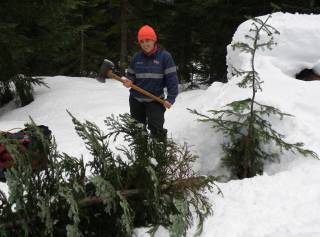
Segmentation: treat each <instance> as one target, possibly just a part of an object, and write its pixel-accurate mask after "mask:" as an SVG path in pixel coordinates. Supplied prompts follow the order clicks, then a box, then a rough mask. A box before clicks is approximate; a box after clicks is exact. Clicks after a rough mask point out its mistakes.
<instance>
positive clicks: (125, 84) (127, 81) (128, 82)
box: [121, 77, 133, 88]
mask: <svg viewBox="0 0 320 237" xmlns="http://www.w3.org/2000/svg"><path fill="white" fill-rule="evenodd" d="M121 79H122V80H123V85H124V86H125V87H127V88H130V87H131V86H132V84H133V83H132V81H131V80H129V79H128V78H126V77H121Z"/></svg>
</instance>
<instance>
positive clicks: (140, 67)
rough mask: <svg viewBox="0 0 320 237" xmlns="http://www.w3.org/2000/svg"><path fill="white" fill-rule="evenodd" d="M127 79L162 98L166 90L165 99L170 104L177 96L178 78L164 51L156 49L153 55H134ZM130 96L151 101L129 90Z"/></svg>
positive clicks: (168, 56)
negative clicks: (165, 89)
mask: <svg viewBox="0 0 320 237" xmlns="http://www.w3.org/2000/svg"><path fill="white" fill-rule="evenodd" d="M127 77H128V79H130V80H132V81H133V84H135V85H137V86H139V87H141V88H142V89H144V90H146V91H148V92H150V93H152V94H154V95H155V96H159V97H162V98H164V92H163V89H164V88H165V87H166V88H167V92H168V95H167V98H166V100H167V101H169V102H170V103H171V104H173V103H174V102H175V99H176V97H177V95H178V77H177V71H176V65H175V63H174V61H173V59H172V56H171V54H170V53H169V52H167V51H166V50H163V49H160V48H158V49H157V50H156V51H155V52H154V53H153V54H151V55H146V54H145V53H144V52H143V51H140V52H138V53H136V54H135V55H134V56H133V59H132V61H131V63H130V65H129V67H128V71H127ZM130 95H131V96H133V97H135V98H136V99H138V100H139V101H152V99H150V98H149V97H146V96H145V95H143V94H141V93H140V92H138V91H135V90H133V89H130Z"/></svg>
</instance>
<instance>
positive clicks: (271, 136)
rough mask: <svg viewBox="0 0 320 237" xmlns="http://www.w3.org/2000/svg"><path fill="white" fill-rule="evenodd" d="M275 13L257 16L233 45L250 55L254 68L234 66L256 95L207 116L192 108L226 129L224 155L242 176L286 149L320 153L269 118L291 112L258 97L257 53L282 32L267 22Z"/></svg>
mask: <svg viewBox="0 0 320 237" xmlns="http://www.w3.org/2000/svg"><path fill="white" fill-rule="evenodd" d="M270 17H271V15H268V16H267V17H266V19H265V20H262V19H260V18H253V19H252V24H251V26H252V27H251V28H250V30H249V33H248V34H247V35H245V38H246V41H245V42H236V43H234V44H233V45H232V48H233V50H235V49H238V50H240V52H245V53H248V54H249V55H250V69H249V70H242V69H238V68H233V73H234V76H237V77H241V78H242V79H241V81H240V82H239V83H238V86H239V87H242V88H251V92H252V96H251V98H247V99H244V100H239V101H233V102H232V103H230V104H227V105H226V106H225V109H223V110H210V111H209V112H210V113H212V116H207V115H204V114H201V113H199V112H197V111H196V110H190V111H191V112H192V113H194V114H197V115H199V116H201V117H202V119H200V121H204V122H211V123H212V127H213V128H216V129H217V130H220V131H222V132H223V134H224V135H225V137H226V138H227V142H225V143H224V144H222V149H223V152H224V156H223V157H222V162H223V164H224V165H225V166H226V167H228V168H230V170H231V173H232V175H233V176H236V177H238V178H247V177H252V176H255V175H257V174H262V172H263V167H264V162H265V161H269V162H270V161H276V160H278V157H279V153H281V152H282V151H284V150H286V151H292V152H298V153H300V154H302V155H304V156H307V155H311V156H313V157H316V158H317V157H318V156H317V154H316V153H314V152H313V151H311V150H308V149H305V148H303V146H304V144H303V143H301V142H297V143H288V142H286V141H285V140H284V137H285V136H284V135H283V134H280V133H278V132H277V131H276V130H274V129H273V128H272V124H271V123H270V122H269V121H268V118H269V117H270V116H278V117H279V118H280V120H281V119H283V117H285V116H291V115H290V114H287V113H283V112H281V111H280V110H279V109H277V108H275V107H273V106H269V105H264V104H262V103H259V102H257V101H256V93H258V91H262V83H263V81H262V80H261V79H260V77H259V73H258V72H257V71H256V69H255V56H256V53H257V50H261V49H262V50H264V49H269V50H271V49H272V47H273V46H274V45H275V44H276V43H275V42H274V38H273V34H279V32H278V31H277V30H276V29H275V28H274V27H272V26H271V25H269V24H268V23H267V22H268V20H269V19H270ZM262 35H263V36H264V37H266V39H267V40H265V41H264V40H262V37H261V36H262ZM273 144H274V145H275V146H277V147H279V149H280V150H279V151H273V152H270V151H267V150H266V149H265V146H266V145H273Z"/></svg>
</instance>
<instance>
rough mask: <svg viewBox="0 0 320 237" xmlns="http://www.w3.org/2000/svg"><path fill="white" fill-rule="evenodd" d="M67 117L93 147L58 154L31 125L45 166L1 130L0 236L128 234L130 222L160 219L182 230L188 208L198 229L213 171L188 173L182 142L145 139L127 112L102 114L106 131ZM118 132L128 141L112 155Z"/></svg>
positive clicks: (150, 223) (154, 223)
mask: <svg viewBox="0 0 320 237" xmlns="http://www.w3.org/2000/svg"><path fill="white" fill-rule="evenodd" d="M71 116H72V115H71ZM72 120H73V122H74V124H75V129H76V131H77V133H78V134H79V136H80V137H81V138H83V140H84V142H85V144H86V147H87V148H88V150H89V151H90V153H91V155H92V159H91V160H90V161H89V162H88V163H87V164H84V162H83V159H82V158H80V159H76V158H74V157H70V156H68V155H67V154H60V153H59V152H58V151H57V148H56V145H55V142H54V138H52V141H51V142H50V143H48V142H46V140H45V139H43V138H42V137H41V134H39V133H38V132H37V130H36V129H35V134H36V135H37V136H40V139H38V141H39V144H38V147H39V152H40V151H47V152H46V153H45V154H47V155H46V166H45V167H43V168H42V169H37V170H35V169H32V166H31V165H30V164H31V162H30V159H32V158H33V156H32V154H30V153H26V152H19V147H18V144H12V142H11V143H10V142H8V140H6V139H4V138H3V137H1V140H0V142H1V143H4V144H6V148H7V149H8V150H9V151H10V154H11V155H12V156H13V158H14V165H13V167H12V168H10V169H8V170H7V171H6V173H5V175H6V178H7V183H8V188H9V195H10V196H9V197H8V198H7V197H6V196H5V195H4V194H3V193H0V236H68V237H69V236H110V237H111V236H112V237H116V236H121V237H122V236H128V237H129V236H132V233H133V228H136V227H141V226H145V227H150V234H152V233H154V232H155V231H156V230H157V227H158V226H159V225H163V226H165V227H167V228H168V229H169V230H170V233H171V236H186V231H187V229H188V228H190V226H191V224H192V223H193V216H192V215H193V214H195V217H196V218H197V220H198V229H197V232H196V233H195V235H199V234H200V233H201V231H202V225H203V221H204V219H205V218H206V217H207V216H208V215H210V214H212V207H211V204H210V203H209V202H208V200H207V198H206V197H205V196H204V195H203V194H202V191H203V190H204V189H206V188H209V189H211V188H212V187H213V185H214V183H213V181H214V177H204V176H196V175H195V174H194V172H193V171H192V169H191V164H192V162H194V161H195V159H196V158H197V157H196V156H194V155H192V154H191V153H190V152H189V150H188V148H187V146H186V145H184V146H178V145H177V144H176V143H174V142H173V141H172V140H171V139H168V140H167V141H166V142H159V141H157V140H155V139H152V138H151V137H150V136H149V134H148V133H147V130H146V129H145V127H144V126H143V125H142V124H137V123H136V121H134V120H133V119H132V118H131V117H130V115H128V114H125V115H120V119H119V118H115V117H113V116H111V117H107V118H106V120H105V123H106V125H107V126H108V131H109V133H108V134H107V135H105V134H104V133H103V132H102V131H101V130H100V129H99V128H98V127H97V126H96V125H95V124H94V123H92V122H89V121H85V122H84V123H81V122H80V121H79V120H77V119H76V118H75V117H73V116H72ZM33 126H34V125H33ZM119 135H121V136H122V137H123V138H124V140H125V142H127V143H128V146H121V147H118V150H119V152H120V154H118V155H116V154H114V152H112V151H111V150H110V149H109V143H110V142H112V141H113V140H117V139H118V136H119ZM40 148H41V149H40ZM42 153H43V152H42ZM13 207H14V208H13ZM191 210H194V211H195V212H194V213H192V212H191Z"/></svg>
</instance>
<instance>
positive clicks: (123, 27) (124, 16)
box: [120, 0, 128, 75]
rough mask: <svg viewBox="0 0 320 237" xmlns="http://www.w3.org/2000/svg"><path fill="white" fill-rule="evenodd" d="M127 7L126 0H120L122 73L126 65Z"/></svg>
mask: <svg viewBox="0 0 320 237" xmlns="http://www.w3.org/2000/svg"><path fill="white" fill-rule="evenodd" d="M127 9H128V0H121V18H120V21H121V50H120V72H121V74H122V75H124V73H125V69H126V66H127V55H128V52H127V35H128V34H127V32H128V24H127V13H128V12H127Z"/></svg>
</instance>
